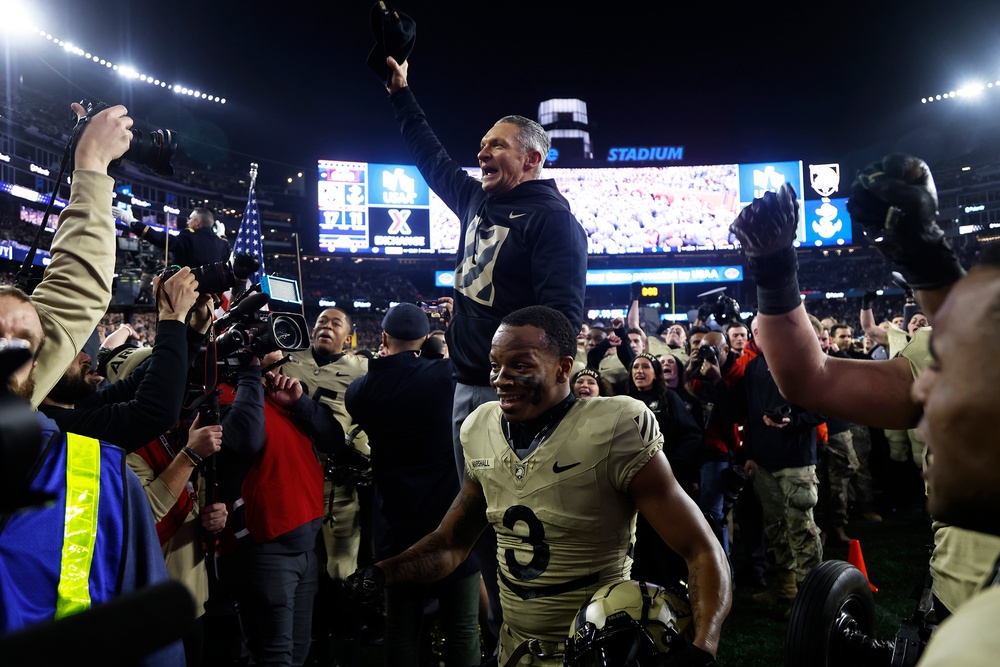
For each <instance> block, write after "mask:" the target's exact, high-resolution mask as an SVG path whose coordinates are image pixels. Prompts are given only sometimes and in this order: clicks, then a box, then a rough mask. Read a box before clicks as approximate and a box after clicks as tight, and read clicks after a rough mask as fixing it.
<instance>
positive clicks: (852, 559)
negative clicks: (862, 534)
mask: <svg viewBox="0 0 1000 667" xmlns="http://www.w3.org/2000/svg"><path fill="white" fill-rule="evenodd" d="M847 562H848V563H850V564H851V565H853V566H854V567H856V568H858V569H859V570H861V574H863V575H865V579H868V569H867V568H866V567H865V557H864V556H862V555H861V542H859V541H858V540H851V545H850V546H849V547H848V548H847ZM868 586H869V587H870V588H871V589H872V593H878V587H877V586H875V584H873V583H872V580H871V579H868Z"/></svg>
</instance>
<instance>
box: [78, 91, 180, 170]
mask: <svg viewBox="0 0 1000 667" xmlns="http://www.w3.org/2000/svg"><path fill="white" fill-rule="evenodd" d="M80 106H82V107H83V108H84V109H86V110H87V115H86V116H84V117H83V118H81V119H80V120H79V123H78V124H79V125H80V126H82V125H83V124H84V123H86V122H88V121H89V120H90V119H91V118H93V117H94V116H95V115H97V114H98V113H100V112H102V111H104V110H105V109H107V108H108V105H107V104H105V103H104V102H88V101H87V100H80ZM131 132H132V140H131V141H129V144H128V150H127V151H125V154H124V155H122V156H121V158H119V159H117V160H115V161H114V162H112V163H111V164H112V165H115V166H117V165H118V164H120V163H121V160H123V159H124V160H129V161H130V162H135V163H136V164H142V165H145V166H147V167H149V168H150V169H152V170H153V171H154V172H156V173H157V174H159V175H160V176H173V175H174V168H173V167H172V166H171V165H170V159H171V158H172V157H173V156H174V153H175V152H176V151H177V133H176V132H174V131H173V130H154V131H152V132H143V131H142V130H137V129H135V128H132V130H131Z"/></svg>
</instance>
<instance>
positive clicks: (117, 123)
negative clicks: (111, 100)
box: [16, 104, 132, 407]
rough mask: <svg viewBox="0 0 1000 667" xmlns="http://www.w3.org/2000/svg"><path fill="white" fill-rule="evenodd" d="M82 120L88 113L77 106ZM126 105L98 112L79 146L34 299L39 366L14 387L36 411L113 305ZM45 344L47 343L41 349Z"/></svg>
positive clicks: (127, 138) (34, 336) (125, 145)
mask: <svg viewBox="0 0 1000 667" xmlns="http://www.w3.org/2000/svg"><path fill="white" fill-rule="evenodd" d="M72 109H73V112H74V113H76V114H77V117H78V118H84V117H85V115H86V112H85V110H84V108H83V107H82V106H80V105H79V104H73V105H72ZM126 113H127V110H126V109H125V107H123V106H120V105H119V106H114V107H111V108H110V109H105V110H104V111H102V112H100V113H98V114H95V115H94V117H93V118H91V119H90V120H89V121H88V122H87V124H86V126H85V127H84V129H83V131H82V133H81V134H80V137H79V140H78V141H77V145H76V151H75V153H74V159H75V169H74V171H73V183H72V185H71V186H70V195H69V205H68V206H67V207H66V208H64V209H63V210H62V213H60V214H59V225H58V231H56V234H55V237H54V238H53V239H52V246H51V248H50V250H49V252H50V254H51V258H52V259H51V262H50V263H49V265H48V267H47V268H46V271H45V276H44V278H43V279H42V282H41V283H40V284H39V285H38V287H36V288H35V290H34V291H33V292H32V294H31V304H32V305H33V306H34V308H35V310H36V312H37V317H38V319H39V320H40V321H41V331H39V332H37V333H33V334H32V338H30V339H29V342H30V343H31V349H32V352H33V353H35V354H36V355H37V356H36V358H35V359H34V363H32V364H31V365H30V366H25V367H24V368H22V369H21V370H20V371H19V372H18V373H17V380H16V382H17V383H18V384H20V385H21V386H22V387H23V389H24V390H25V391H26V392H27V393H28V394H29V395H30V398H31V404H32V405H33V406H35V407H37V406H38V405H39V404H40V403H41V402H42V399H43V398H45V397H46V396H47V395H48V393H49V390H50V389H52V387H53V386H55V384H56V382H57V381H58V380H59V378H60V377H61V376H62V374H63V371H64V370H66V367H67V366H69V365H70V363H71V362H72V361H73V358H74V357H75V356H76V355H77V353H78V352H79V351H80V350H81V349H82V348H83V345H84V343H86V342H87V339H88V337H89V336H90V334H91V333H92V332H93V331H94V328H95V327H96V326H97V323H98V322H100V321H101V318H102V317H104V313H105V312H106V311H107V309H108V303H110V301H111V281H112V278H113V276H114V267H115V229H114V218H113V217H112V216H111V198H112V194H113V190H114V179H112V178H111V177H110V176H108V175H107V171H108V165H109V164H110V163H111V162H112V160H115V159H116V158H119V157H121V156H122V155H123V154H124V153H125V152H126V151H127V150H128V147H129V142H130V141H131V139H132V134H131V132H130V131H129V128H131V126H132V119H131V118H129V117H128V116H127V115H125V114H126ZM43 341H44V343H45V345H44V347H43V346H42V342H43Z"/></svg>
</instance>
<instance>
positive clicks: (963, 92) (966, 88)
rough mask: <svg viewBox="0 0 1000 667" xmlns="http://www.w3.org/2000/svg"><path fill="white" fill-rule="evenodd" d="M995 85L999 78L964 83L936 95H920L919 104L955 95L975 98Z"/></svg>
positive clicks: (998, 83) (951, 97)
mask: <svg viewBox="0 0 1000 667" xmlns="http://www.w3.org/2000/svg"><path fill="white" fill-rule="evenodd" d="M994 86H996V87H1000V80H998V81H991V82H989V83H985V84H984V83H981V82H979V81H973V82H970V83H966V84H964V85H963V86H961V87H960V88H958V89H956V90H949V91H948V92H947V93H940V94H938V95H928V96H927V97H921V98H920V103H921V104H929V103H931V102H937V101H940V100H950V99H955V98H956V97H962V98H965V99H977V98H979V97H981V96H982V94H983V93H984V92H986V91H987V90H992V89H993V88H994Z"/></svg>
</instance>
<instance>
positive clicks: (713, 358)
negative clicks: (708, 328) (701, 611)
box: [698, 343, 722, 365]
mask: <svg viewBox="0 0 1000 667" xmlns="http://www.w3.org/2000/svg"><path fill="white" fill-rule="evenodd" d="M721 358H722V350H720V349H719V348H718V347H716V346H715V345H706V344H704V343H702V344H701V345H700V346H699V347H698V361H707V362H708V363H710V364H715V365H719V363H720V362H719V360H720V359H721Z"/></svg>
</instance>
